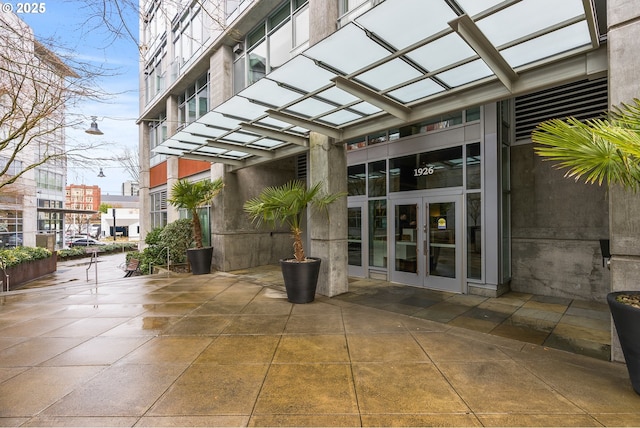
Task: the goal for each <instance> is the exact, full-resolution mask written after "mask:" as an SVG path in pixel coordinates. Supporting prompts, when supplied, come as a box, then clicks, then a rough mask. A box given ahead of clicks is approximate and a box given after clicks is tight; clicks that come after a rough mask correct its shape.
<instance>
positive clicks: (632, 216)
mask: <svg viewBox="0 0 640 428" xmlns="http://www.w3.org/2000/svg"><path fill="white" fill-rule="evenodd" d="M607 21H608V22H607V27H608V28H607V33H608V42H607V43H608V50H609V101H610V103H611V105H612V106H617V105H620V103H622V102H631V101H632V98H633V97H639V96H640V87H639V86H638V82H639V76H640V74H638V70H640V56H639V55H638V52H640V3H638V2H637V1H634V0H609V1H608V2H607ZM609 201H610V205H609V226H610V239H611V255H612V257H611V288H612V290H613V291H620V290H640V282H638V277H639V276H640V245H639V243H640V216H638V212H640V193H635V194H634V193H633V192H630V191H625V190H623V189H622V188H620V187H613V188H611V189H610V199H609ZM611 328H612V333H611V359H612V360H613V361H624V356H623V355H622V350H621V349H620V343H619V342H618V336H617V334H616V332H615V327H614V326H613V324H612V327H611Z"/></svg>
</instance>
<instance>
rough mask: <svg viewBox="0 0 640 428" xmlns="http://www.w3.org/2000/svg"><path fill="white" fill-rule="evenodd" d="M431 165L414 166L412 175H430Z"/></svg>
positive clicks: (431, 172)
mask: <svg viewBox="0 0 640 428" xmlns="http://www.w3.org/2000/svg"><path fill="white" fill-rule="evenodd" d="M433 172H434V171H433V167H432V166H424V167H422V168H415V169H414V170H413V176H414V177H422V176H425V175H431V174H433Z"/></svg>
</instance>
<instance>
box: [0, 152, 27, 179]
mask: <svg viewBox="0 0 640 428" xmlns="http://www.w3.org/2000/svg"><path fill="white" fill-rule="evenodd" d="M8 163H9V158H7V157H4V156H0V172H1V171H3V170H4V169H5V168H7V172H6V173H5V174H7V175H16V174H18V173H19V172H20V171H22V161H19V160H14V161H13V162H11V164H9V167H7V164H8ZM0 175H3V174H0Z"/></svg>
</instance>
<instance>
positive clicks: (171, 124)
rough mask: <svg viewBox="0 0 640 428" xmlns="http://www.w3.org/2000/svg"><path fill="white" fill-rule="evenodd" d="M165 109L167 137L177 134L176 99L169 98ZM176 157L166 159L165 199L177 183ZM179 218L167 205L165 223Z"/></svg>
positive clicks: (175, 209)
mask: <svg viewBox="0 0 640 428" xmlns="http://www.w3.org/2000/svg"><path fill="white" fill-rule="evenodd" d="M166 107H167V135H174V134H175V133H176V132H178V99H177V97H176V96H175V95H172V96H169V97H168V98H167V102H166ZM178 173H179V171H178V157H177V156H169V157H168V158H167V199H169V198H170V197H171V188H172V187H173V185H174V184H175V183H176V181H178ZM179 218H180V214H179V212H178V209H177V208H175V207H174V206H173V205H171V204H169V203H167V223H172V222H174V221H176V220H178V219H179Z"/></svg>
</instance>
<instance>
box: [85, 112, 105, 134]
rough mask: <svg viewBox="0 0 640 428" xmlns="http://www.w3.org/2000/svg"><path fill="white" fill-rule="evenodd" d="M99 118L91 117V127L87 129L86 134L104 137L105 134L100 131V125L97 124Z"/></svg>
mask: <svg viewBox="0 0 640 428" xmlns="http://www.w3.org/2000/svg"><path fill="white" fill-rule="evenodd" d="M96 119H97V117H96V116H91V126H90V127H89V129H87V130H86V131H84V132H86V133H87V134H91V135H102V134H103V132H102V131H101V130H99V129H98V123H97V122H96Z"/></svg>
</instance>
